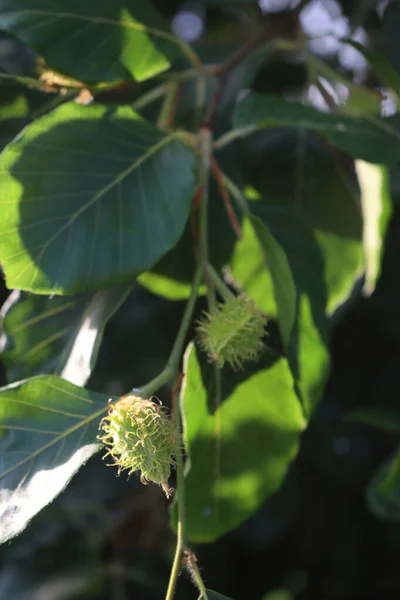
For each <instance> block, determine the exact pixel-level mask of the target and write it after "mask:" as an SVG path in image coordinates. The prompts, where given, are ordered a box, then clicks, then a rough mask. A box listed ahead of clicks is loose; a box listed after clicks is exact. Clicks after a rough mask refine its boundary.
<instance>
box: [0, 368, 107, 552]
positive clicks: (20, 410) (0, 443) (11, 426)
mask: <svg viewBox="0 0 400 600" xmlns="http://www.w3.org/2000/svg"><path fill="white" fill-rule="evenodd" d="M107 400H108V396H105V395H103V394H97V393H95V392H91V391H89V390H85V389H83V388H79V387H77V386H74V385H72V384H71V383H68V382H67V381H64V380H63V379H60V378H59V377H56V376H38V377H34V378H32V379H28V380H26V381H22V382H19V383H16V384H12V385H10V386H7V387H4V388H1V389H0V515H1V519H0V543H1V542H5V541H7V540H9V539H10V538H12V537H13V536H15V535H17V534H18V533H20V532H21V531H22V530H23V529H24V528H25V527H26V525H27V524H28V523H29V521H30V519H31V518H32V517H34V516H35V515H36V514H37V513H38V512H39V511H40V510H41V509H42V508H43V507H44V506H46V504H48V503H49V502H51V501H52V500H53V499H54V498H55V497H56V496H57V495H58V494H59V493H60V492H61V491H62V490H63V489H64V488H65V486H66V485H67V483H68V482H69V480H70V479H71V477H72V476H73V475H74V474H75V473H76V471H77V470H78V469H79V468H80V467H81V466H82V465H83V464H84V463H85V462H86V461H87V460H88V458H90V456H92V455H93V454H94V453H95V452H97V451H98V450H99V448H100V444H99V443H98V442H97V441H96V435H97V432H98V426H99V421H100V419H101V418H102V416H104V414H105V412H106V411H107V406H108V405H107Z"/></svg>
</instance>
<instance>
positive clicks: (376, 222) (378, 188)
mask: <svg viewBox="0 0 400 600" xmlns="http://www.w3.org/2000/svg"><path fill="white" fill-rule="evenodd" d="M355 168H356V172H357V176H358V181H359V184H360V188H361V206H362V211H363V247H364V259H365V284H364V292H365V293H366V294H368V295H370V294H372V292H373V291H374V289H375V285H376V282H377V279H378V277H379V273H380V270H381V259H382V254H383V245H384V241H385V235H386V230H387V227H388V224H389V220H390V217H391V214H392V202H391V198H390V190H389V173H388V169H387V168H385V167H382V166H379V165H371V164H369V163H366V162H364V161H362V160H356V161H355Z"/></svg>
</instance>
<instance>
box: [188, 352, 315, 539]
mask: <svg viewBox="0 0 400 600" xmlns="http://www.w3.org/2000/svg"><path fill="white" fill-rule="evenodd" d="M185 373H186V379H185V386H184V389H183V391H182V396H181V402H182V415H183V421H184V441H185V445H186V449H187V452H188V456H189V461H188V464H187V472H186V483H185V491H186V507H187V513H186V515H187V516H186V527H187V529H186V531H187V534H188V537H189V539H190V540H192V541H196V542H211V541H214V540H216V539H217V538H218V537H220V536H221V535H223V534H224V533H226V532H228V531H230V530H231V529H233V528H235V527H237V526H238V525H239V524H240V523H241V522H243V521H244V520H245V519H247V518H248V517H249V516H250V515H251V514H253V513H254V512H255V511H256V510H257V508H258V507H259V506H260V505H261V504H262V502H263V501H264V500H265V499H266V498H267V497H268V496H270V495H271V494H273V493H274V492H275V491H276V490H277V489H278V488H279V486H280V485H281V483H282V481H283V479H284V477H285V474H286V471H287V468H288V465H289V463H290V461H291V460H292V459H293V458H294V456H295V455H296V452H297V449H298V442H299V435H300V432H301V431H302V430H303V429H304V426H305V422H304V418H303V416H302V410H301V406H300V404H299V402H298V399H297V397H296V395H295V393H294V391H293V380H292V376H291V374H290V370H289V368H288V365H287V362H286V360H285V359H284V358H282V357H280V356H278V355H277V354H275V353H273V352H270V351H268V350H266V351H265V354H264V356H263V358H262V359H261V361H260V362H259V363H257V364H256V365H253V366H252V368H251V370H250V369H249V370H247V371H246V372H241V373H234V372H232V371H231V370H230V369H229V368H228V367H225V368H224V369H223V370H222V371H221V372H220V371H217V370H216V369H215V368H214V367H213V366H211V365H210V364H209V363H207V362H206V357H205V356H204V355H201V354H199V353H198V350H197V349H196V348H195V347H194V346H193V345H191V346H189V348H188V351H187V353H186V357H185ZM266 474H267V476H266ZM199 482H201V485H199Z"/></svg>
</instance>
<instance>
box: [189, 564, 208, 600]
mask: <svg viewBox="0 0 400 600" xmlns="http://www.w3.org/2000/svg"><path fill="white" fill-rule="evenodd" d="M191 572H192V575H193V577H194V579H195V581H196V585H197V587H198V588H199V592H200V594H201V596H200V598H201V600H208V595H207V590H206V586H205V585H204V581H203V578H202V576H201V573H200V570H199V567H198V566H197V562H196V561H194V564H193V565H192V566H191Z"/></svg>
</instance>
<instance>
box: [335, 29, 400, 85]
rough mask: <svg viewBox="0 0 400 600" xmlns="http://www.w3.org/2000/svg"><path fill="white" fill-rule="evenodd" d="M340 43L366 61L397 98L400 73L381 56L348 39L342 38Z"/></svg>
mask: <svg viewBox="0 0 400 600" xmlns="http://www.w3.org/2000/svg"><path fill="white" fill-rule="evenodd" d="M342 41H343V42H345V43H346V44H349V45H350V46H353V48H355V49H356V50H358V51H359V52H360V54H362V55H363V56H364V57H365V58H366V59H367V61H368V65H369V67H370V68H371V69H372V70H373V71H374V73H375V75H376V76H377V77H378V79H380V81H381V83H382V84H383V85H384V86H385V87H386V88H388V89H390V90H393V91H394V92H396V94H397V95H398V96H399V95H400V73H398V71H396V69H394V68H393V66H392V65H391V64H390V62H389V61H388V59H387V58H386V57H385V56H384V55H383V54H381V53H380V52H377V51H376V50H371V48H367V47H366V46H364V45H363V44H360V43H359V42H357V41H355V40H352V39H349V38H343V39H342Z"/></svg>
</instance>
